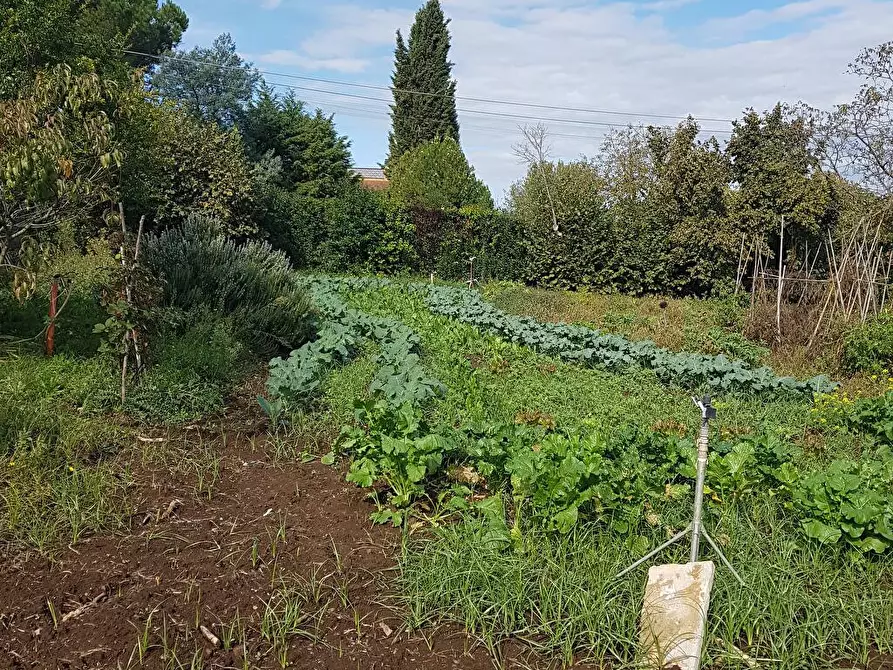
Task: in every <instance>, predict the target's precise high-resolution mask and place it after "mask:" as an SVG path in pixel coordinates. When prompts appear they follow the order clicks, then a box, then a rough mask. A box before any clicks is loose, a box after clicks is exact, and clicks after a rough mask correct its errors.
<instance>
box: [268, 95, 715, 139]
mask: <svg viewBox="0 0 893 670" xmlns="http://www.w3.org/2000/svg"><path fill="white" fill-rule="evenodd" d="M273 83H276V82H273ZM278 85H280V86H288V88H293V89H295V90H297V91H309V92H311V93H325V94H327V95H334V96H339V97H344V98H352V99H355V100H372V101H374V102H384V103H387V100H382V99H381V98H373V97H372V96H369V95H360V94H358V93H343V92H341V91H330V90H326V89H321V88H313V87H310V86H297V85H289V84H278ZM458 111H459V112H460V113H461V114H470V115H483V116H493V117H498V118H505V119H517V120H522V121H546V122H548V123H569V124H571V125H582V126H599V127H605V128H625V127H626V126H627V125H628V124H625V123H611V122H610V121H590V120H588V119H559V118H554V117H548V116H530V115H528V114H512V113H510V112H494V111H490V110H484V109H466V108H459V109H458ZM701 132H703V133H713V134H728V135H731V134H732V131H731V130H720V129H711V128H703V129H701Z"/></svg>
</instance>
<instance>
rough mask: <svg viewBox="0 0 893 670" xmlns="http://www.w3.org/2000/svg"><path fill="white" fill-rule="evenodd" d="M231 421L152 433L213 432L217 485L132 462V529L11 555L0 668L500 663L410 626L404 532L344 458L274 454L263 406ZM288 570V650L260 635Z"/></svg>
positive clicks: (4, 574)
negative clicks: (344, 467)
mask: <svg viewBox="0 0 893 670" xmlns="http://www.w3.org/2000/svg"><path fill="white" fill-rule="evenodd" d="M227 423H228V424H230V427H229V428H224V429H223V430H222V431H221V430H220V429H219V428H218V430H217V431H215V430H208V429H207V427H205V428H202V429H200V430H199V429H196V430H194V431H192V432H190V431H180V434H179V435H173V434H171V433H170V432H167V431H154V432H153V431H146V430H143V431H141V435H142V437H143V440H147V439H149V440H156V441H157V444H155V443H152V444H153V446H156V447H157V449H156V450H157V451H159V452H160V451H162V450H163V449H164V448H165V445H166V441H167V440H170V441H171V442H172V443H173V442H179V443H183V441H184V440H185V442H186V443H187V444H188V443H189V441H190V439H194V440H195V441H196V443H198V442H204V441H205V440H211V442H212V445H213V448H215V449H217V450H218V455H219V457H220V460H219V478H218V479H217V481H216V485H215V486H214V487H213V489H212V492H211V495H210V498H209V497H208V495H207V493H205V492H202V493H201V494H200V493H198V492H197V490H196V489H197V487H196V483H197V475H195V474H193V475H190V474H189V473H188V472H187V470H188V468H179V467H171V464H170V463H158V462H155V463H152V462H150V463H149V464H145V463H140V462H137V463H136V464H135V470H134V477H135V481H136V484H135V486H134V500H135V501H136V504H135V507H134V514H133V516H132V519H131V523H130V529H129V531H128V532H127V533H126V534H125V533H120V534H116V535H114V536H97V537H91V538H88V539H86V540H84V541H82V542H80V543H78V544H77V545H76V546H74V547H69V548H67V549H64V550H62V551H61V552H60V553H59V554H58V555H57V556H54V558H53V560H52V561H50V560H47V559H45V558H37V557H22V556H19V557H14V556H10V557H6V560H5V561H4V563H3V565H2V566H0V668H3V669H6V668H16V669H19V668H128V667H146V668H179V667H185V668H190V667H203V668H243V667H251V668H278V667H283V665H282V663H283V662H285V661H287V663H288V667H293V668H332V669H336V670H338V669H342V668H344V669H346V668H370V669H371V668H451V669H452V668H470V669H474V668H492V667H493V663H492V660H491V656H490V655H489V653H488V652H487V651H486V650H484V649H482V648H480V647H479V646H477V645H475V644H474V641H473V640H471V639H469V638H468V637H467V636H466V635H465V634H464V633H462V632H461V631H457V630H448V629H439V630H437V631H427V632H424V631H423V632H411V631H408V630H407V629H406V627H405V626H404V624H403V619H402V617H401V615H400V613H399V610H397V609H396V608H394V607H393V599H390V598H389V593H388V586H387V584H388V581H389V576H390V575H391V574H392V572H393V570H394V567H395V560H394V556H395V555H396V554H397V552H398V551H399V548H398V542H399V533H398V531H396V530H394V529H389V528H383V527H379V526H372V525H371V523H370V522H369V520H368V517H369V513H370V512H371V511H372V506H371V504H370V503H369V502H368V501H367V500H366V499H365V496H364V493H363V492H362V491H360V490H359V489H357V488H355V487H354V486H352V485H350V484H348V483H346V482H345V481H344V476H343V473H342V472H339V470H338V469H336V468H332V467H327V466H324V465H321V464H319V463H318V462H311V463H300V462H296V461H295V460H292V461H290V462H287V463H282V462H278V463H277V462H276V461H275V460H273V459H272V458H271V457H270V456H268V455H267V453H266V451H265V449H264V448H263V440H264V437H263V435H264V433H265V427H264V426H263V421H262V420H259V421H258V420H255V421H254V423H255V424H257V425H256V426H255V427H251V426H250V425H249V426H247V427H246V426H245V425H244V423H243V425H242V429H241V430H239V431H236V432H234V431H233V429H232V425H231V422H229V421H227ZM247 423H248V424H251V423H252V421H251V420H250V419H249V420H248V421H247ZM192 435H194V436H195V437H194V438H192V437H191V436H192ZM224 437H225V438H226V439H225V440H224ZM162 440H164V441H162ZM144 443H145V442H144ZM196 472H198V470H196ZM184 473H185V474H184ZM209 477H210V475H209V474H208V472H206V473H205V481H206V482H207V480H208V478H209ZM283 584H287V585H291V586H292V587H293V588H294V589H295V593H298V594H300V598H302V599H303V600H300V598H299V600H300V602H301V603H302V611H303V612H304V614H302V616H301V617H300V618H299V620H298V624H299V625H298V626H297V628H298V629H299V630H298V632H297V633H296V634H295V635H293V636H292V637H291V642H290V643H289V646H288V648H287V659H281V658H280V656H279V655H278V654H277V653H276V650H275V649H274V648H273V647H272V645H271V644H270V641H269V640H267V639H264V637H263V636H262V634H261V618H262V615H263V612H264V609H265V602H267V601H269V600H270V598H271V594H273V592H274V590H275V589H276V587H279V586H281V585H283ZM54 619H55V621H54ZM201 626H204V627H205V628H206V629H207V631H208V632H210V633H211V634H212V636H213V637H216V638H218V639H219V643H215V641H214V640H213V637H210V636H207V635H206V634H205V633H203V632H202V631H201V628H200V627H201ZM242 629H244V630H245V631H246V632H245V633H244V635H243V634H241V633H240V632H239V631H240V630H242ZM231 631H236V632H234V633H232V632H231ZM141 638H144V639H145V644H143V645H142V649H141V645H140V644H139V640H140V639H141ZM230 638H234V639H231V640H230ZM515 651H516V652H517V651H519V650H515ZM141 652H142V659H141V658H140V656H141ZM507 653H508V654H509V656H511V655H512V650H507ZM503 660H508V661H509V665H511V660H510V659H505V658H504V659H503ZM246 661H247V665H246Z"/></svg>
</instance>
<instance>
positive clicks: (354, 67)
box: [253, 49, 369, 73]
mask: <svg viewBox="0 0 893 670" xmlns="http://www.w3.org/2000/svg"><path fill="white" fill-rule="evenodd" d="M253 60H255V61H257V63H263V64H267V65H287V66H291V67H300V68H303V69H305V70H330V71H332V72H344V73H358V72H363V71H364V70H365V69H366V68H367V67H368V66H369V61H368V60H366V59H363V58H311V57H309V56H306V55H304V54H301V53H299V52H297V51H291V50H289V49H277V50H275V51H269V52H267V53H263V54H260V55H257V56H254V57H253Z"/></svg>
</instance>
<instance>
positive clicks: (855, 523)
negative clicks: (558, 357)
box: [268, 278, 893, 553]
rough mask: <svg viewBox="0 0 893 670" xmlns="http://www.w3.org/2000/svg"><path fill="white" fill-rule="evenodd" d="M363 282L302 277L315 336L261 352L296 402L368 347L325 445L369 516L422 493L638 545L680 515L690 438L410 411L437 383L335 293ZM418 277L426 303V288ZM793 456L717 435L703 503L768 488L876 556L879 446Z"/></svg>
mask: <svg viewBox="0 0 893 670" xmlns="http://www.w3.org/2000/svg"><path fill="white" fill-rule="evenodd" d="M374 283H377V284H379V285H381V284H384V283H385V282H384V281H382V280H359V281H357V280H336V279H330V278H313V279H310V280H308V282H307V287H308V289H309V291H310V293H311V295H312V297H313V301H314V303H315V305H316V306H317V309H318V310H319V312H320V313H321V315H322V317H323V319H324V325H323V326H322V328H321V329H320V336H319V338H318V339H317V340H315V341H314V342H311V343H309V344H308V345H305V346H304V347H302V348H301V349H299V350H297V351H295V352H292V355H291V356H290V357H289V358H288V359H287V360H284V361H283V360H282V359H277V360H275V361H273V362H272V363H271V377H270V381H269V383H268V389H269V390H270V393H271V395H272V396H273V397H275V398H280V399H285V400H287V401H288V402H295V401H303V400H306V399H307V398H308V397H310V396H311V395H312V393H313V392H314V391H315V389H316V388H317V387H318V384H319V381H320V380H321V378H322V377H323V376H324V374H325V373H326V372H327V371H328V370H329V369H331V367H333V366H335V365H339V364H343V363H344V362H346V361H347V360H349V358H350V357H351V356H352V355H353V354H354V353H355V352H356V351H357V349H358V347H359V346H360V345H361V343H362V342H364V341H374V342H376V343H377V344H378V345H379V347H380V349H381V353H380V354H379V358H378V363H379V367H378V371H377V372H376V375H375V379H374V380H373V382H372V384H371V385H370V391H371V392H372V398H371V399H370V400H358V401H357V402H356V404H355V410H356V411H355V422H354V423H353V424H351V425H349V426H345V427H344V428H343V429H342V431H341V435H340V438H339V440H338V442H337V446H336V449H337V450H338V451H339V452H340V453H341V454H342V455H344V456H349V457H350V458H351V465H350V469H349V472H348V476H347V477H348V480H349V481H351V482H353V483H355V484H357V485H359V486H363V487H376V490H377V491H378V493H377V494H376V495H377V499H378V501H379V506H378V509H377V511H376V512H375V513H374V514H373V518H374V520H376V521H378V522H388V521H390V522H393V523H397V524H399V523H402V522H404V521H405V520H406V519H407V517H408V513H409V511H410V510H411V508H412V506H413V504H414V502H415V501H416V500H417V499H419V498H421V497H423V496H427V497H429V498H432V499H437V500H440V501H441V503H442V505H443V507H444V509H447V510H450V509H451V510H454V511H462V512H463V513H471V514H475V513H477V514H481V515H483V516H484V517H486V518H489V519H490V521H491V522H493V523H492V524H491V526H492V527H491V531H492V532H493V533H494V535H493V538H492V539H494V540H499V539H500V538H501V539H502V540H504V541H506V542H512V541H517V539H518V536H519V533H520V532H521V531H520V528H521V524H522V523H523V524H529V523H532V524H536V525H538V526H541V527H546V528H550V529H552V530H555V531H559V532H567V531H569V530H570V529H571V528H572V527H573V526H574V525H575V524H576V523H577V522H578V521H579V520H586V521H589V522H598V523H605V524H608V525H610V527H611V528H612V529H613V530H614V531H615V532H617V533H618V534H619V535H623V536H625V537H626V538H627V539H628V540H629V541H633V542H636V543H639V544H641V543H642V542H644V541H645V538H644V537H643V536H642V535H641V533H642V532H643V531H644V530H645V529H646V528H648V527H655V526H657V527H662V526H667V527H671V525H672V523H673V522H677V521H678V518H673V519H672V522H671V521H670V520H665V519H664V518H663V517H664V514H666V515H667V516H668V518H669V517H673V516H674V515H678V513H679V510H684V509H685V508H686V507H687V504H688V503H690V500H691V490H692V486H691V484H692V480H693V478H694V462H695V449H694V445H693V443H692V442H691V441H690V440H687V439H680V438H678V437H676V436H673V435H666V434H662V433H656V432H651V431H643V430H640V429H637V428H629V429H627V430H621V431H616V432H613V433H610V434H605V433H600V432H598V431H595V430H593V429H591V428H587V427H580V428H576V429H572V430H568V429H562V428H556V427H554V426H548V425H546V426H543V425H524V424H523V422H522V424H493V423H488V424H484V425H475V426H462V427H458V428H457V427H456V426H453V425H445V424H431V423H430V422H429V421H428V420H427V419H426V418H425V415H424V413H423V412H422V411H421V410H422V407H423V406H424V404H425V402H426V401H427V400H429V399H430V398H432V397H434V396H435V395H437V393H438V392H439V391H440V390H441V389H442V387H441V385H440V383H439V382H438V381H437V380H434V379H431V378H430V377H428V376H427V375H426V373H425V370H424V368H423V367H422V365H421V363H420V361H419V357H418V350H419V338H418V336H417V335H416V334H415V333H413V332H412V331H411V330H410V329H409V328H407V327H406V326H405V325H404V324H402V323H400V322H398V321H395V320H392V319H385V318H380V317H373V316H370V315H368V314H365V313H363V312H359V311H357V310H353V309H351V308H349V307H347V306H346V305H345V304H344V303H343V301H342V300H341V297H340V295H339V292H340V291H344V290H346V289H351V288H353V289H358V288H369V287H371V286H373V285H375V284H374ZM423 287H424V285H419V284H416V285H414V286H413V289H414V290H420V289H422V288H423ZM425 288H426V289H427V291H428V292H427V293H425V294H424V295H426V297H428V298H429V300H431V299H432V298H431V296H432V294H434V291H432V290H431V289H429V288H427V287H425ZM438 289H440V287H438ZM332 456H334V454H333V455H332ZM795 456H796V450H795V449H793V448H792V447H791V446H790V445H788V444H786V443H785V442H783V441H782V440H781V439H779V438H778V437H777V436H772V435H764V436H756V437H743V438H740V439H737V440H735V441H733V442H718V443H716V444H715V445H714V446H713V456H712V457H711V460H710V463H709V469H708V476H707V481H708V486H709V487H710V489H711V491H712V492H713V495H712V497H711V499H710V500H709V501H708V503H709V504H711V505H721V504H725V503H726V502H728V501H732V500H742V499H746V498H747V497H748V496H751V495H765V494H768V493H772V494H773V495H774V496H775V497H776V498H777V499H778V500H780V501H782V502H783V504H784V505H785V507H786V508H787V509H788V510H790V512H791V513H792V514H793V515H794V516H795V518H797V519H799V520H800V524H801V526H802V528H803V531H804V532H805V533H806V535H808V536H809V537H811V538H813V539H815V540H818V541H820V542H822V543H826V544H835V543H838V542H846V543H848V544H850V545H852V546H855V547H856V548H858V549H860V550H862V551H874V552H878V553H880V552H884V551H887V550H888V549H890V548H891V547H893V494H891V490H893V458H891V456H890V454H889V450H885V449H883V448H882V449H881V450H879V451H878V453H877V455H876V457H875V458H873V459H866V460H863V461H859V462H855V461H836V462H835V463H833V464H832V465H831V466H830V467H828V468H827V469H826V470H825V471H823V472H801V471H800V470H799V469H798V468H797V467H796V466H795V465H794V462H795V460H796V459H795ZM381 485H385V486H386V488H385V489H382V488H381ZM502 491H505V492H508V493H509V494H510V495H509V497H508V499H509V501H510V503H509V504H510V505H512V506H513V507H514V509H513V510H512V512H511V514H510V515H509V516H510V517H512V519H513V521H512V523H511V524H510V525H511V526H512V527H511V528H510V527H509V525H507V524H506V523H505V515H504V513H503V512H501V513H500V514H496V515H494V514H493V510H494V509H496V507H498V508H499V509H500V510H503V501H502V496H501V495H500V492H502Z"/></svg>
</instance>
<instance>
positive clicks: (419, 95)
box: [388, 0, 459, 163]
mask: <svg viewBox="0 0 893 670" xmlns="http://www.w3.org/2000/svg"><path fill="white" fill-rule="evenodd" d="M449 23H450V21H449V19H447V18H446V17H445V16H444V14H443V9H441V7H440V2H439V0H428V2H427V3H426V4H425V6H424V7H422V8H421V9H420V10H419V11H418V12H417V13H416V16H415V22H414V23H413V25H412V28H411V30H410V33H409V42H408V43H406V42H404V40H403V35H402V34H401V33H400V32H399V31H398V32H397V47H396V49H395V50H394V74H393V77H392V79H391V81H392V83H393V90H394V104H393V105H392V106H391V121H392V126H393V127H392V130H391V134H390V137H389V156H388V163H390V162H391V161H393V160H395V159H397V158H399V157H400V156H402V155H403V154H404V153H406V152H407V151H409V150H410V149H414V148H415V147H417V146H419V145H421V144H425V143H426V142H431V141H432V140H437V139H447V138H451V139H454V140H456V141H457V142H458V141H459V117H458V114H457V113H456V80H455V79H453V78H452V72H453V63H451V62H450V60H449V53H450V32H449V28H448V27H449Z"/></svg>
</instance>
